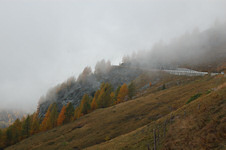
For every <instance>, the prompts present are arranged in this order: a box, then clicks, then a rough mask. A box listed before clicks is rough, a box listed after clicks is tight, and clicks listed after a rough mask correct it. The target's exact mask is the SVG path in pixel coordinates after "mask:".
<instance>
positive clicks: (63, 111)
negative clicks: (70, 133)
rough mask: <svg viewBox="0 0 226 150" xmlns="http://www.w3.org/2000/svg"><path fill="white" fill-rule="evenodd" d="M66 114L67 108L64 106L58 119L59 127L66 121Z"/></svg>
mask: <svg viewBox="0 0 226 150" xmlns="http://www.w3.org/2000/svg"><path fill="white" fill-rule="evenodd" d="M65 112H66V107H65V106H63V107H62V109H61V111H60V114H59V116H58V118H57V126H59V125H62V124H63V122H64V119H65Z"/></svg>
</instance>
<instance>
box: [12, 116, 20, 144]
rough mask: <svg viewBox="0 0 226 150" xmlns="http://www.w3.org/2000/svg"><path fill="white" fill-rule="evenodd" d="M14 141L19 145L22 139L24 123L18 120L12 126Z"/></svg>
mask: <svg viewBox="0 0 226 150" xmlns="http://www.w3.org/2000/svg"><path fill="white" fill-rule="evenodd" d="M12 132H13V141H12V143H17V142H19V141H20V140H21V139H22V123H21V121H20V120H19V119H16V120H15V122H14V123H13V125H12Z"/></svg>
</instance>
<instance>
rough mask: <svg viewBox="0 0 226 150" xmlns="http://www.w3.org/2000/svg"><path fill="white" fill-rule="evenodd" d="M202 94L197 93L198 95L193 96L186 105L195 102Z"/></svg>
mask: <svg viewBox="0 0 226 150" xmlns="http://www.w3.org/2000/svg"><path fill="white" fill-rule="evenodd" d="M201 95H202V94H201V93H198V94H195V95H193V96H192V97H191V98H190V99H189V100H188V101H187V103H186V104H189V103H190V102H192V101H194V100H196V99H197V98H199V97H200V96H201Z"/></svg>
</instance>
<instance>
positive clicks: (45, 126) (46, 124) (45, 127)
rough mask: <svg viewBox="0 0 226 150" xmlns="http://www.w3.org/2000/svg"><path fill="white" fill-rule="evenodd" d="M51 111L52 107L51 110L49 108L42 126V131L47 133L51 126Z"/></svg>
mask: <svg viewBox="0 0 226 150" xmlns="http://www.w3.org/2000/svg"><path fill="white" fill-rule="evenodd" d="M50 109H51V105H50V106H49V108H48V110H47V112H46V114H45V117H44V119H43V120H42V123H41V126H40V128H41V131H46V130H48V126H49V124H48V123H49V122H48V120H49V117H50Z"/></svg>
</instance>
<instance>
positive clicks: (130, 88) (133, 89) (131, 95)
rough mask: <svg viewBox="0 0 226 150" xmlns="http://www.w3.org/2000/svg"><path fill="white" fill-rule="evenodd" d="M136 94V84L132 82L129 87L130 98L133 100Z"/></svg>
mask: <svg viewBox="0 0 226 150" xmlns="http://www.w3.org/2000/svg"><path fill="white" fill-rule="evenodd" d="M135 94H136V87H135V84H134V83H133V82H131V83H130V84H129V86H128V96H129V98H130V99H132V98H133V96H135Z"/></svg>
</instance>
